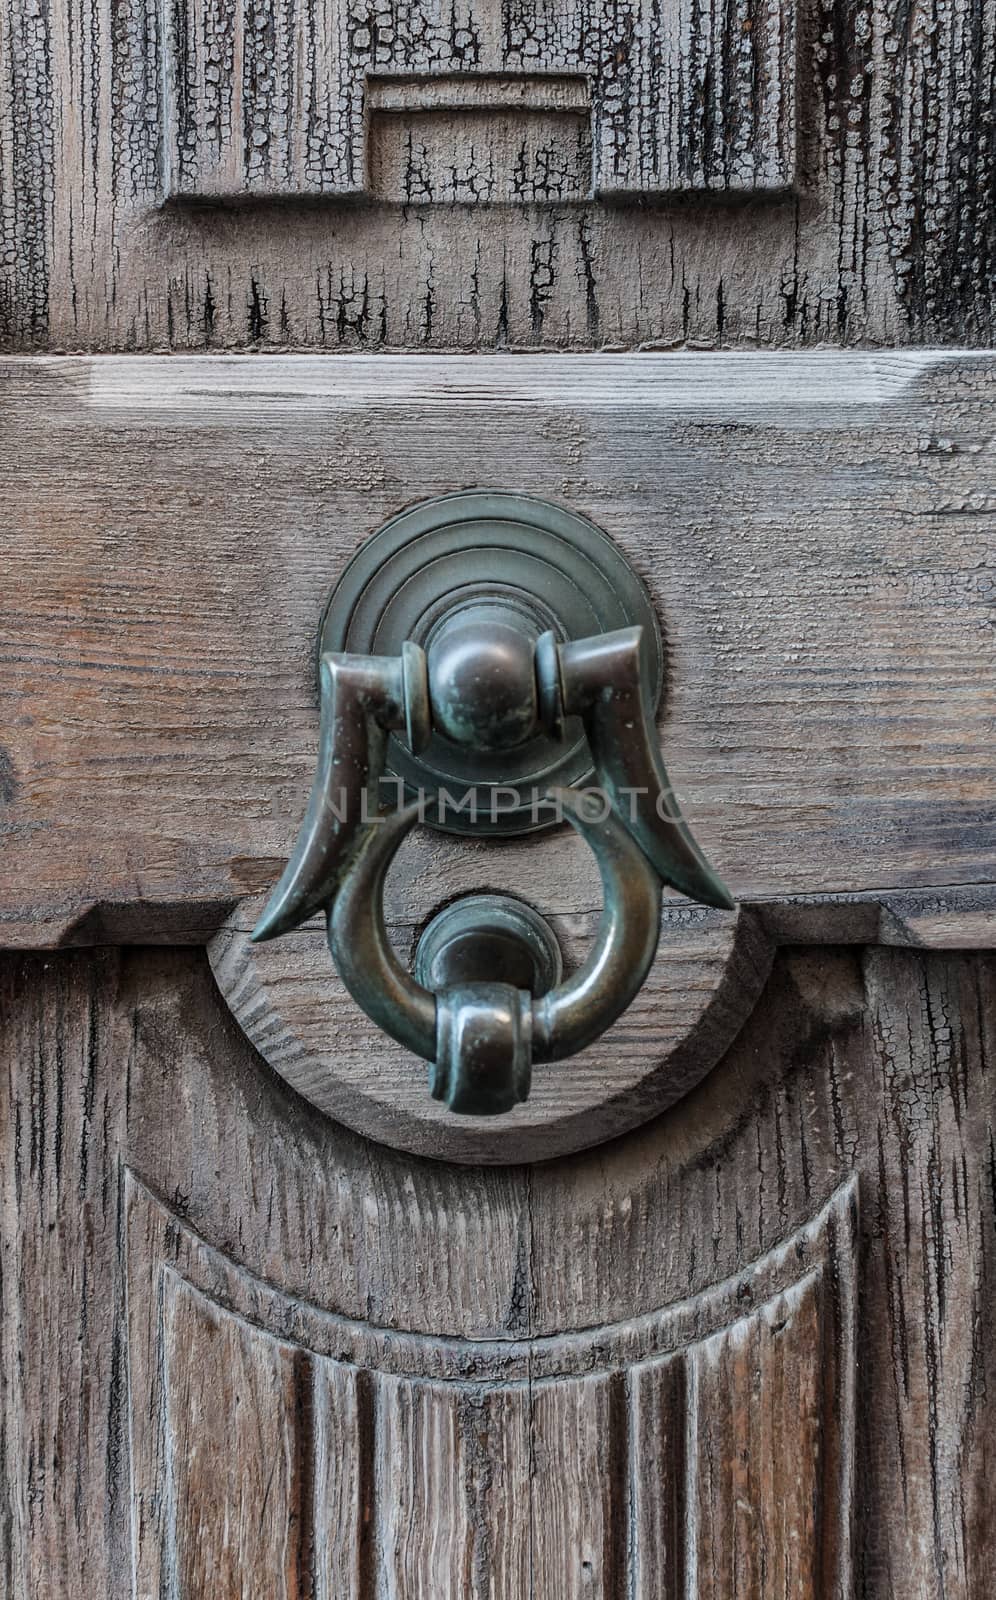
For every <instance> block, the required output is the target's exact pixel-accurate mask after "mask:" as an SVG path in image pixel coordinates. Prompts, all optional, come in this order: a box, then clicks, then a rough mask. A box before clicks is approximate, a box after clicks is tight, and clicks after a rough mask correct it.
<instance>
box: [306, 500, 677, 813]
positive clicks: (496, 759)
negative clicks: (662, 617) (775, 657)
mask: <svg viewBox="0 0 996 1600" xmlns="http://www.w3.org/2000/svg"><path fill="white" fill-rule="evenodd" d="M488 602H490V603H491V604H492V605H494V604H497V605H499V606H500V607H501V608H502V610H503V612H504V613H505V614H507V615H513V614H514V615H516V616H518V617H520V618H521V626H522V630H523V632H524V633H525V634H527V635H528V636H530V637H531V638H533V639H536V638H538V637H539V635H540V634H541V633H543V632H545V631H546V630H547V629H552V630H553V632H554V633H555V634H556V636H557V638H558V640H560V641H565V640H569V639H584V638H587V637H589V636H590V635H591V634H596V633H611V632H612V631H613V630H614V629H616V628H626V627H631V626H632V625H633V624H640V625H641V626H642V628H643V648H644V651H645V660H644V681H645V682H646V683H647V684H648V685H649V686H650V688H651V695H652V701H653V705H654V706H656V704H657V701H658V699H659V698H660V692H661V685H662V677H663V652H662V649H661V639H660V631H659V629H658V626H657V619H656V617H655V615H654V610H653V606H652V605H651V603H650V597H649V595H648V594H647V591H646V589H645V588H644V586H643V583H642V582H641V580H640V579H639V578H638V577H637V575H636V573H635V572H634V571H633V568H632V567H631V566H630V564H629V562H628V561H627V560H626V557H625V556H624V555H623V554H622V553H621V552H620V551H619V550H618V549H617V548H616V546H615V545H614V544H613V543H612V542H611V540H610V539H609V538H608V536H607V535H606V534H605V533H603V532H602V530H601V529H600V528H597V527H596V526H595V524H594V523H592V522H589V521H588V520H587V519H586V518H585V517H580V516H578V515H577V513H576V512H573V511H566V510H564V508H563V507H561V506H556V505H552V504H551V503H550V502H549V501H546V500H540V499H536V498H533V497H532V496H530V495H517V494H504V493H501V492H499V491H496V490H488V489H478V490H472V491H467V492H461V493H458V494H451V495H444V496H441V497H440V498H438V499H434V500H426V501H423V502H422V503H421V504H420V505H417V506H412V507H411V508H410V509H409V510H407V511H403V512H401V514H400V515H399V516H397V517H393V518H392V519H391V520H390V521H389V522H387V523H385V524H384V526H383V527H382V528H380V529H379V530H378V531H377V532H376V533H374V534H373V535H371V537H370V538H369V539H367V541H366V542H365V543H364V544H363V545H362V546H361V547H360V549H359V550H358V551H357V553H356V555H355V556H354V557H353V559H352V561H351V562H350V563H349V565H348V567H347V568H346V570H345V572H344V573H343V576H342V578H341V580H340V582H339V583H338V585H337V586H336V589H335V591H334V593H333V595H332V598H331V600H330V601H329V603H328V606H327V607H326V611H325V615H324V618H323V620H322V627H321V630H320V635H319V650H320V652H325V651H336V650H349V651H354V652H357V653H359V654H361V655H398V654H400V652H401V647H402V645H403V643H404V642H405V640H407V639H410V640H413V641H414V642H415V643H416V644H419V645H422V646H423V648H425V649H427V650H428V649H430V648H431V646H432V643H433V640H434V639H435V638H436V637H437V635H438V634H439V633H440V631H441V630H443V629H445V628H446V627H447V626H449V627H450V628H452V626H453V623H454V620H455V618H456V616H457V614H458V613H460V612H463V611H464V610H465V609H466V608H467V607H474V606H480V605H481V604H482V603H483V604H487V603H488ZM387 772H388V775H389V777H390V778H394V779H401V780H402V781H403V783H404V789H405V798H406V799H407V800H415V799H419V798H422V799H424V801H425V803H426V805H428V806H433V807H434V808H435V809H434V810H431V811H430V812H429V814H428V816H427V818H426V820H427V822H428V823H429V825H430V826H433V827H438V828H440V829H442V830H443V831H444V832H446V833H462V834H476V835H479V836H480V835H495V834H507V835H511V834H520V833H528V832H532V831H534V830H535V829H538V828H544V827H549V826H551V821H550V819H549V818H548V817H547V816H545V815H544V814H543V810H542V805H541V802H542V797H543V795H544V794H545V793H546V791H547V790H548V789H551V788H560V787H567V786H570V785H572V784H583V783H585V782H587V780H588V779H589V778H590V777H591V775H592V763H591V756H590V753H589V750H588V744H587V740H586V739H585V737H584V733H583V731H582V729H581V725H580V722H578V721H577V719H574V718H572V719H570V720H569V721H568V722H567V723H566V724H565V727H564V734H563V737H562V738H559V739H555V738H550V737H548V736H546V735H539V736H537V737H535V738H532V739H529V740H527V741H526V742H525V743H523V744H521V745H518V746H516V747H515V748H514V749H504V750H482V749H478V748H473V747H470V746H468V745H466V744H460V743H457V742H455V741H453V740H451V739H448V738H445V737H444V736H443V735H442V734H440V733H436V734H434V735H433V737H432V739H431V740H430V742H429V744H428V745H427V747H426V748H425V749H424V750H422V751H421V753H420V754H419V755H417V756H416V755H413V754H412V752H411V751H410V750H409V749H407V748H406V747H405V745H404V744H403V743H402V742H401V741H400V740H399V739H392V740H391V742H390V746H389V749H388V758H387ZM396 795H397V785H396V784H395V783H390V784H389V786H388V787H387V788H385V791H384V796H383V798H384V799H385V801H388V802H389V801H391V800H393V799H394V798H395V797H396Z"/></svg>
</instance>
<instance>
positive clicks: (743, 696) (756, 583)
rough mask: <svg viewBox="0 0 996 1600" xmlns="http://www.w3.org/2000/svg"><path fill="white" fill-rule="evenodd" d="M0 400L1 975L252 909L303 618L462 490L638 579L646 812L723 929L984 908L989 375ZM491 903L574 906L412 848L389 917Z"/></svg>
mask: <svg viewBox="0 0 996 1600" xmlns="http://www.w3.org/2000/svg"><path fill="white" fill-rule="evenodd" d="M2 376H3V379H4V383H3V388H2V391H0V414H2V430H0V478H2V480H3V481H4V484H5V497H6V505H5V514H6V527H5V536H4V544H5V553H6V556H7V569H6V574H5V583H4V588H3V594H2V596H0V640H2V648H3V652H4V657H5V661H6V664H7V667H8V669H9V670H7V671H6V672H5V674H4V678H3V683H2V689H0V693H2V695H3V723H4V727H5V735H4V744H5V747H6V754H5V765H4V768H3V772H4V795H5V804H4V805H3V811H2V815H3V823H4V830H5V832H4V861H5V878H4V882H3V885H2V888H0V916H2V924H0V925H2V928H3V939H4V941H5V942H6V943H8V944H12V943H24V944H54V943H56V942H58V941H60V940H69V941H80V942H90V941H100V940H101V939H111V940H116V939H125V940H127V939H153V940H156V941H157V942H168V941H170V940H183V939H189V940H191V941H195V942H196V941H200V940H203V939H204V938H205V937H207V936H208V935H209V934H211V933H213V932H214V931H216V930H217V928H218V927H219V925H220V924H221V922H222V921H223V919H224V918H225V916H226V915H227V914H228V913H229V912H230V910H231V909H232V906H233V904H234V903H235V902H236V901H237V900H239V899H241V898H243V897H245V896H246V895H249V894H254V893H258V892H260V891H262V890H263V889H265V888H267V887H269V886H270V885H271V884H272V883H273V882H274V881H275V880H276V878H277V876H278V874H279V871H280V869H281V866H282V863H283V860H284V858H285V857H286V854H287V852H288V850H289V848H290V845H291V843H292V841H293V839H294V836H295V833H296V830H297V827H298V823H299V820H300V817H301V814H302V810H303V807H304V803H305V798H306V795H307V792H308V788H309V785H310V780H311V773H312V767H313V761H314V746H315V738H316V733H317V706H316V687H315V681H314V673H313V650H314V642H315V637H316V633H317V628H318V622H319V618H320V616H321V612H322V607H323V605H324V603H325V600H326V597H327V595H328V593H329V590H330V589H331V587H332V586H333V584H334V583H335V581H336V580H337V578H338V577H339V575H340V574H341V572H342V570H343V568H344V566H345V565H346V562H347V561H348V559H349V557H350V556H351V555H352V554H353V552H354V551H355V550H356V548H357V546H358V545H359V544H360V543H361V542H362V540H363V539H364V538H365V537H366V536H367V535H368V534H369V533H370V532H371V531H372V530H373V529H374V528H376V527H377V526H378V525H379V524H380V523H381V521H382V520H384V519H385V518H386V517H387V516H389V515H390V514H392V513H394V512H396V511H397V510H398V509H399V508H400V507H401V506H403V505H404V504H405V503H406V502H409V501H410V500H411V499H412V498H413V491H414V492H415V494H416V495H417V496H419V497H421V496H422V495H429V494H434V493H440V492H444V491H448V490H452V489H453V488H455V487H460V486H462V485H465V484H478V485H481V484H485V485H486V484H490V483H500V484H501V485H502V487H503V488H505V489H509V490H524V491H528V492H535V493H538V494H540V495H545V496H549V497H551V498H552V499H554V500H556V501H558V502H561V503H564V504H566V505H568V506H569V507H571V508H573V509H576V510H578V511H581V512H582V513H586V514H589V515H590V516H591V517H592V518H593V520H594V521H595V522H597V523H598V524H600V525H601V526H602V527H604V528H605V530H606V531H607V533H608V534H609V535H610V537H612V538H613V539H614V540H615V541H616V542H617V543H618V545H619V546H620V548H621V549H622V550H623V551H624V552H625V553H626V554H627V555H628V556H629V557H630V558H631V559H632V561H633V563H634V565H635V566H636V568H637V570H638V571H639V572H640V573H641V574H642V576H643V577H644V579H645V580H646V582H647V583H648V585H649V588H650V591H651V594H652V598H653V601H654V603H655V607H656V610H657V613H658V615H659V617H660V618H661V622H662V625H663V627H664V630H665V635H666V640H667V648H668V669H667V678H668V686H667V691H666V695H665V701H664V704H663V706H662V708H661V736H662V740H663V748H664V752H665V756H666V759H667V761H668V767H669V771H670V774H671V779H672V782H673V783H674V785H675V788H676V790H677V792H678V794H679V795H680V796H681V799H682V802H683V805H684V807H685V810H686V813H687V815H688V818H689V820H690V822H691V825H692V827H693V829H694V831H695V834H696V837H697V838H698V839H699V840H700V842H701V844H702V846H703V848H704V849H705V850H706V852H707V853H708V855H709V856H710V858H711V859H712V860H713V861H715V863H716V864H717V866H718V868H719V869H720V871H721V872H722V873H723V875H724V877H725V878H726V879H727V881H728V882H729V883H730V884H731V886H732V888H733V891H734V893H735V894H736V895H737V896H738V897H739V898H740V899H741V900H742V901H744V902H747V903H754V902H783V901H785V900H786V899H787V898H788V897H795V896H828V895H829V896H837V897H841V898H840V900H839V904H840V906H841V907H846V906H847V905H848V904H851V903H853V900H854V897H855V896H858V897H859V898H860V897H862V896H865V897H871V898H872V899H873V900H874V901H875V903H876V904H877V903H878V902H879V901H880V900H884V901H886V902H888V901H889V897H890V895H892V894H893V893H895V894H896V895H897V896H898V897H899V900H900V902H902V901H903V897H904V896H909V895H911V894H912V895H913V896H914V898H915V897H916V896H917V895H923V894H924V893H925V892H926V891H935V892H936V894H937V896H938V898H939V900H940V902H941V904H942V905H944V904H947V905H948V908H949V910H948V913H947V914H948V915H950V914H951V910H950V908H951V905H952V902H951V901H950V900H948V899H947V898H946V897H947V896H948V895H949V894H955V895H958V894H961V893H965V892H968V893H973V894H975V895H976V896H977V897H978V899H977V901H976V907H977V909H978V910H980V911H984V909H985V907H984V900H985V893H986V892H987V886H990V887H991V885H992V882H993V800H994V772H993V759H992V723H993V717H994V713H996V701H994V694H996V689H994V682H993V677H992V674H991V671H990V667H991V664H992V633H991V627H990V623H991V618H992V605H993V591H992V580H991V549H992V542H991V514H992V509H993V499H992V490H991V471H990V467H991V462H992V436H993V414H994V410H993V398H992V396H993V369H992V360H991V358H990V357H988V356H982V355H979V356H961V357H957V358H954V357H952V358H947V357H944V356H943V355H939V354H938V353H936V352H934V353H930V352H908V353H896V354H893V355H888V356H869V355H856V354H837V353H832V352H825V353H818V354H794V355H793V354H788V355H778V356H764V357H761V356H746V355H745V356H738V355H727V356H701V355H699V356H691V355H682V356H629V357H606V356H592V357H587V356H578V357H564V358H558V359H553V358H539V357H536V358H522V359H521V360H516V361H504V360H502V361H498V360H495V359H489V358H484V357H480V358H459V357H446V358H439V359H438V360H433V361H432V362H428V361H415V360H412V359H403V358H397V359H393V360H391V359H387V358H363V357H352V358H346V357H343V358H340V359H338V360H330V359H328V358H314V359H309V358H304V357H293V358H286V359H280V360H274V361H272V362H265V363H262V362H257V361H253V360H252V359H251V358H247V357H242V358H214V357H212V358H201V357H191V358H186V359H184V360H182V361H181V360H170V359H166V358H151V359H148V360H146V359H141V360H140V359H137V358H131V357H129V358H117V357H99V358H95V359H68V360H48V359H38V358H20V359H18V358H14V359H12V360H11V361H10V362H9V364H8V365H6V366H5V368H4V370H3V374H2ZM25 463H28V464H29V470H24V464H25ZM136 486H140V490H139V489H138V488H137V487H136ZM959 886H961V887H959ZM488 887H501V888H506V889H510V890H513V891H514V890H519V891H520V892H521V893H523V894H524V895H526V897H527V898H530V899H533V900H534V901H535V903H536V904H537V906H538V907H539V909H540V910H542V911H543V912H545V913H548V914H551V915H555V916H578V915H583V916H590V915H591V914H592V913H594V912H595V911H597V909H598V905H599V892H598V886H597V875H596V872H595V869H594V866H593V864H592V862H591V860H590V858H589V856H588V855H587V854H586V852H585V849H584V846H583V845H582V844H581V842H580V840H578V839H576V838H574V837H573V836H567V831H565V830H561V831H560V832H559V833H557V834H555V835H552V836H549V837H540V838H533V839H532V840H529V841H527V842H522V841H520V842H517V843H514V844H509V845H507V846H503V847H502V848H500V849H498V848H497V847H496V846H494V845H493V844H485V845H478V844H473V843H471V844H465V843H463V842H460V841H455V840H453V839H448V840H447V839H442V838H441V837H440V836H438V835H433V834H431V833H430V832H428V831H427V830H419V831H418V832H417V834H416V835H414V836H413V838H412V840H411V841H410V842H409V843H408V844H407V845H406V848H405V852H404V853H403V856H402V858H400V860H399V864H398V868H397V871H396V872H395V873H394V874H393V876H392V889H391V891H390V892H389V908H388V909H389V920H390V921H391V922H392V924H394V925H395V926H398V927H399V928H404V927H408V928H411V927H413V926H416V925H419V924H420V923H421V922H422V921H423V919H424V918H425V917H426V916H427V914H428V913H429V912H430V911H431V910H432V909H433V908H434V907H435V906H437V905H438V904H439V903H440V902H441V901H442V900H444V899H446V898H448V897H450V896H452V895H454V894H456V893H458V892H460V891H462V890H470V889H480V888H488ZM842 914H843V913H842ZM855 915H857V916H860V913H858V912H856V913H855ZM901 920H902V913H901V912H900V914H899V916H898V921H900V922H901ZM841 936H843V937H848V938H849V937H851V936H852V935H851V933H850V932H842V934H841ZM951 936H952V934H951V930H950V929H949V938H950V937H951ZM982 936H983V930H982V929H981V927H979V926H973V929H972V933H971V935H970V940H971V942H975V941H976V940H977V939H979V938H980V937H982Z"/></svg>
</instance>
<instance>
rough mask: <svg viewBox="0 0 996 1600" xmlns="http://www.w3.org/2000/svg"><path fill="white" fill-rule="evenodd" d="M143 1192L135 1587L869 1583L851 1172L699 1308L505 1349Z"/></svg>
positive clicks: (174, 1599) (167, 1591)
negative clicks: (363, 1292)
mask: <svg viewBox="0 0 996 1600" xmlns="http://www.w3.org/2000/svg"><path fill="white" fill-rule="evenodd" d="M126 1181H127V1195H128V1198H127V1206H128V1240H129V1243H128V1283H129V1288H128V1307H129V1341H130V1350H131V1358H130V1359H131V1361H132V1370H131V1380H130V1392H131V1395H132V1414H131V1443H132V1452H133V1456H132V1468H133V1492H134V1497H135V1498H134V1507H133V1516H134V1520H133V1528H134V1537H135V1541H136V1550H135V1561H136V1588H137V1592H138V1594H139V1595H140V1596H146V1595H148V1596H166V1597H169V1600H199V1597H200V1596H202V1595H204V1594H205V1593H207V1592H209V1591H211V1589H212V1587H213V1586H220V1588H221V1590H222V1592H226V1593H227V1592H232V1593H250V1592H253V1591H254V1590H255V1589H256V1588H257V1587H258V1584H259V1581H260V1576H259V1575H260V1573H261V1572H264V1571H265V1572H268V1573H270V1574H272V1578H271V1580H270V1581H271V1583H272V1582H274V1581H275V1584H276V1586H275V1587H273V1588H268V1591H267V1592H268V1593H273V1594H275V1595H277V1596H288V1597H290V1596H296V1595H299V1594H302V1593H305V1594H309V1595H315V1596H328V1597H329V1600H332V1597H333V1596H334V1597H336V1600H364V1597H365V1596H366V1595H369V1594H378V1595H385V1596H388V1595H389V1596H396V1597H398V1600H408V1597H412V1600H414V1597H415V1596H420V1595H426V1594H430V1593H445V1594H447V1595H452V1596H454V1597H456V1596H457V1595H459V1596H478V1595H481V1596H483V1595H494V1596H509V1597H513V1596H514V1597H520V1596H525V1595H526V1594H527V1593H540V1594H554V1593H556V1594H557V1595H563V1596H564V1597H565V1600H566V1597H569V1596H574V1595H577V1596H581V1595H603V1596H605V1597H606V1600H608V1597H611V1596H617V1595H620V1594H628V1595H634V1596H639V1597H641V1600H642V1597H649V1596H652V1595H660V1594H663V1593H674V1594H678V1593H681V1594H687V1595H695V1596H703V1597H705V1596H709V1597H712V1596H714V1595H715V1596H716V1597H717V1600H747V1597H748V1596H750V1597H757V1600H761V1597H764V1600H776V1597H782V1600H789V1597H791V1600H801V1597H802V1596H813V1597H815V1596H817V1595H819V1596H820V1597H821V1600H845V1597H846V1596H850V1595H851V1594H852V1592H853V1570H852V1564H851V1522H852V1516H853V1504H852V1497H853V1467H854V1394H853V1384H854V1374H855V1361H854V1316H855V1267H856V1259H855V1242H856V1226H857V1216H856V1209H855V1206H856V1197H855V1192H854V1187H853V1185H852V1186H849V1187H847V1188H845V1189H842V1190H841V1191H839V1192H838V1193H837V1194H836V1195H835V1196H834V1197H833V1198H832V1200H831V1201H830V1203H829V1204H828V1206H827V1207H826V1208H825V1209H824V1210H823V1212H821V1214H820V1215H819V1217H818V1218H817V1219H816V1220H815V1221H814V1222H813V1223H812V1224H810V1225H809V1226H807V1227H805V1228H803V1229H801V1230H799V1231H798V1232H797V1233H796V1234H795V1235H793V1236H792V1237H791V1238H789V1239H788V1240H786V1241H785V1242H784V1243H783V1244H782V1245H781V1246H780V1247H779V1248H778V1249H777V1250H775V1251H772V1252H770V1253H769V1254H768V1255H767V1256H765V1257H762V1258H761V1259H760V1260H759V1261H757V1262H754V1263H752V1264H751V1265H750V1267H749V1268H746V1269H745V1270H744V1271H743V1272H741V1273H739V1274H737V1276H736V1277H735V1278H734V1279H732V1280H729V1281H727V1282H724V1283H722V1284H719V1285H716V1286H715V1287H714V1288H712V1289H710V1290H708V1291H707V1292H706V1293H704V1294H703V1295H701V1296H699V1297H697V1298H696V1299H694V1300H690V1301H686V1302H681V1303H678V1304H677V1305H674V1306H671V1307H669V1308H667V1309H666V1310H664V1311H660V1312H656V1313H650V1314H645V1315H643V1316H642V1317H639V1318H636V1319H632V1320H629V1321H626V1322H622V1323H616V1324H613V1325H606V1326H601V1327H594V1328H591V1329H589V1330H585V1331H584V1332H582V1333H574V1334H569V1335H566V1334H565V1335H560V1336H558V1337H555V1338H552V1339H537V1340H528V1341H524V1340H518V1341H511V1342H508V1343H506V1344H504V1345H503V1344H498V1343H494V1342H492V1343H490V1344H487V1343H482V1342H480V1341H470V1340H459V1339H451V1338H446V1337H439V1336H436V1337H431V1338H427V1337H425V1336H423V1335H417V1334H415V1335H413V1334H411V1333H406V1332H403V1331H398V1330H394V1329H390V1330H389V1329H383V1328H376V1327H373V1326H371V1325H368V1324H364V1323H360V1322H356V1321H350V1320H348V1319H345V1318H342V1317H332V1316H330V1315H329V1314H328V1313H327V1312H321V1311H319V1310H318V1309H317V1308H316V1307H313V1306H310V1305H308V1304H306V1303H304V1302H301V1301H290V1300H288V1299H287V1298H286V1297H285V1296H283V1295H282V1294H281V1293H280V1292H279V1291H278V1290H276V1289H274V1288H273V1287H272V1286H270V1285H267V1284H265V1283H263V1282H261V1281H260V1280H258V1279H255V1278H252V1277H251V1276H249V1275H247V1274H246V1273H245V1272H244V1271H240V1270H239V1269H238V1268H236V1267H235V1266H234V1265H233V1264H232V1263H231V1262H229V1261H227V1260H226V1259H225V1258H224V1257H223V1256H220V1255H219V1254H218V1252H217V1251H214V1250H212V1249H210V1247H208V1246H207V1245H205V1244H204V1243H203V1242H202V1241H200V1240H199V1239H197V1237H196V1236H195V1235H194V1234H193V1233H192V1232H191V1231H190V1229H189V1228H187V1227H185V1226H184V1224H183V1222H182V1221H181V1219H179V1218H178V1217H177V1216H176V1215H175V1213H173V1212H171V1211H170V1210H169V1209H168V1208H167V1207H165V1206H163V1205H162V1204H161V1203H160V1202H158V1201H156V1200H155V1199H153V1197H152V1196H150V1195H149V1194H148V1192H147V1191H145V1190H144V1189H143V1188H142V1187H141V1186H140V1185H136V1184H135V1182H134V1180H133V1179H131V1178H129V1179H127V1180H126ZM789 1440H790V1441H791V1448H790V1450H788V1451H787V1450H786V1444H787V1442H788V1441H789Z"/></svg>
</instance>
